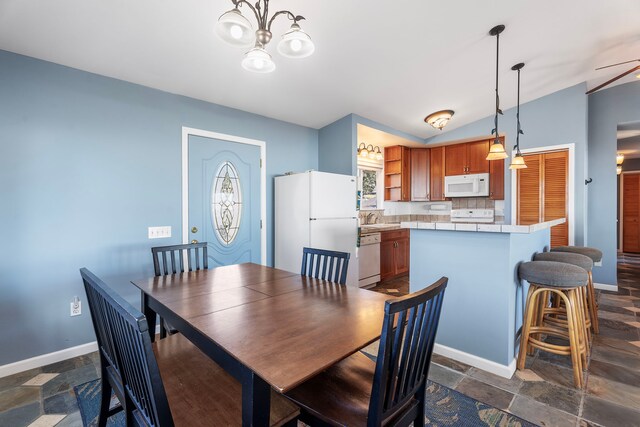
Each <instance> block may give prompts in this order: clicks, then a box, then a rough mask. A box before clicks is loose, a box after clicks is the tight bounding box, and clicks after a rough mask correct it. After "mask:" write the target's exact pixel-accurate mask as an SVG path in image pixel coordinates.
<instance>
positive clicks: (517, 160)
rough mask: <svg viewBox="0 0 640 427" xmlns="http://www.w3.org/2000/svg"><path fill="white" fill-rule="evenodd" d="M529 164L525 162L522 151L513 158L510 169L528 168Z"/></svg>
mask: <svg viewBox="0 0 640 427" xmlns="http://www.w3.org/2000/svg"><path fill="white" fill-rule="evenodd" d="M526 168H527V165H526V164H525V163H524V157H522V154H521V153H516V154H515V155H514V156H513V158H512V159H511V165H509V169H526Z"/></svg>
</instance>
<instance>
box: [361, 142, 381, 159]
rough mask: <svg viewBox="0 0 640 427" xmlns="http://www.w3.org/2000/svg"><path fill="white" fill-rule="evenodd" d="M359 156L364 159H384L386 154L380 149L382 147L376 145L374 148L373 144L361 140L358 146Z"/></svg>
mask: <svg viewBox="0 0 640 427" xmlns="http://www.w3.org/2000/svg"><path fill="white" fill-rule="evenodd" d="M358 156H360V157H362V158H363V159H371V160H382V159H383V158H384V156H383V155H382V152H381V151H380V147H378V146H377V145H376V147H375V148H374V147H373V145H371V144H369V145H366V144H365V143H364V142H361V143H360V145H359V146H358Z"/></svg>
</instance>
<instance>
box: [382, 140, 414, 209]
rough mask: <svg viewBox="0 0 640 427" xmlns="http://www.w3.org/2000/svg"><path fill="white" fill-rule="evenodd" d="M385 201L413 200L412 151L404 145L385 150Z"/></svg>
mask: <svg viewBox="0 0 640 427" xmlns="http://www.w3.org/2000/svg"><path fill="white" fill-rule="evenodd" d="M384 200H389V201H396V202H408V201H410V200H411V149H410V148H408V147H404V146H402V145H396V146H393V147H385V149H384Z"/></svg>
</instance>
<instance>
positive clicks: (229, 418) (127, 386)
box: [80, 268, 299, 427]
mask: <svg viewBox="0 0 640 427" xmlns="http://www.w3.org/2000/svg"><path fill="white" fill-rule="evenodd" d="M80 274H81V275H82V279H83V281H84V287H85V290H86V292H87V301H88V302H89V308H90V311H91V318H92V320H93V326H94V330H95V332H96V336H97V338H98V347H99V348H100V355H101V357H100V363H101V372H102V384H103V386H102V397H101V405H100V414H99V421H98V425H99V426H100V427H102V426H105V425H106V422H107V419H108V417H110V416H111V415H113V411H109V410H108V409H109V401H110V397H111V390H113V391H114V392H115V394H116V397H117V398H118V400H119V401H120V402H123V403H122V405H121V408H120V409H124V410H125V414H126V425H127V426H130V425H140V426H174V425H185V426H196V427H199V426H211V425H240V423H241V421H240V420H241V419H242V386H241V384H240V382H238V381H237V380H236V379H235V378H234V377H232V376H231V375H229V374H228V373H227V372H226V371H225V370H224V369H223V368H222V367H220V366H219V365H217V364H216V363H215V362H214V361H213V360H211V359H210V358H208V357H207V356H206V355H205V354H203V353H202V352H201V351H200V350H199V349H198V348H197V347H195V346H194V345H193V344H191V342H190V341H189V340H187V339H186V338H185V337H184V336H182V335H181V334H176V335H172V336H170V337H167V338H166V339H164V340H159V341H157V342H156V343H154V344H152V343H151V337H150V335H149V330H148V324H147V319H146V318H145V317H144V315H143V314H142V313H141V312H140V311H138V310H137V309H135V308H134V307H133V306H132V305H130V304H129V303H128V302H126V301H125V300H124V299H123V298H122V297H120V296H119V295H117V294H116V293H115V292H114V291H113V290H112V289H111V288H109V287H108V286H107V285H106V284H105V283H104V282H103V281H102V280H100V279H99V278H98V277H96V276H95V275H94V274H93V273H91V272H90V271H89V270H87V269H86V268H83V269H81V270H80ZM115 373H117V375H113V374H115ZM298 414H299V409H298V408H297V407H296V406H295V405H294V404H293V403H291V402H290V401H289V400H287V399H286V398H284V397H283V396H282V395H279V394H278V393H276V392H274V391H273V390H272V391H271V411H270V415H271V416H270V425H273V426H287V427H289V426H294V425H296V423H297V421H296V419H297V416H298Z"/></svg>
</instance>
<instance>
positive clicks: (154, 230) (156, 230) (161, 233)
mask: <svg viewBox="0 0 640 427" xmlns="http://www.w3.org/2000/svg"><path fill="white" fill-rule="evenodd" d="M167 237H171V226H170V225H166V226H162V227H149V239H164V238H167Z"/></svg>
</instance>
